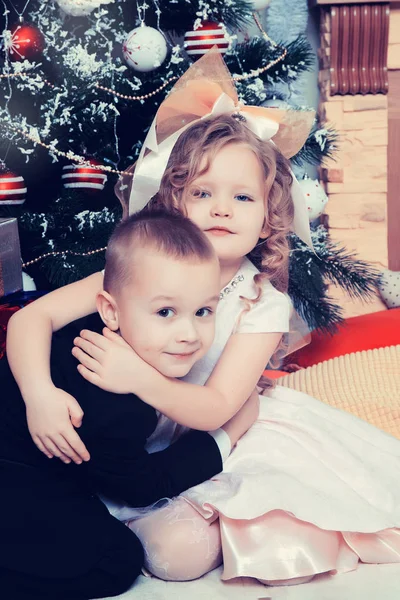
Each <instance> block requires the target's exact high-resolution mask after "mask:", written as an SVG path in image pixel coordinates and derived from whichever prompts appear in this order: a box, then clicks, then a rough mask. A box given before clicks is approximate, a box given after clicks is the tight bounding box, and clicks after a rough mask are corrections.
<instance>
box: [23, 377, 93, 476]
mask: <svg viewBox="0 0 400 600" xmlns="http://www.w3.org/2000/svg"><path fill="white" fill-rule="evenodd" d="M26 400H27V402H26V417H27V421H28V429H29V432H30V434H31V436H32V439H33V441H34V443H35V444H36V446H37V447H38V448H39V450H40V451H41V452H43V453H44V454H45V455H46V456H47V457H48V458H53V456H56V457H57V458H60V459H61V460H62V461H63V462H64V463H70V462H71V460H73V461H74V462H75V463H76V464H78V465H79V464H81V463H82V461H88V460H89V459H90V454H89V452H88V451H87V449H86V446H85V444H84V443H83V442H82V440H81V438H80V437H79V435H78V434H77V433H76V431H75V429H74V427H80V426H81V424H82V417H83V411H82V409H81V407H80V406H79V404H78V403H77V401H76V400H75V398H73V397H72V396H70V394H67V392H64V391H63V390H61V389H59V388H56V387H55V386H49V387H48V388H46V390H45V391H44V390H43V389H41V390H40V393H39V392H38V393H36V395H35V396H32V395H31V397H30V398H28V399H26Z"/></svg>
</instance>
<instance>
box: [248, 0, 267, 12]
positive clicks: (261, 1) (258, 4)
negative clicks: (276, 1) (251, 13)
mask: <svg viewBox="0 0 400 600" xmlns="http://www.w3.org/2000/svg"><path fill="white" fill-rule="evenodd" d="M270 2H271V0H252V5H253V9H254V10H264V8H267V6H269V4H270Z"/></svg>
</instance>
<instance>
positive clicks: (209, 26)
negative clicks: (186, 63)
mask: <svg viewBox="0 0 400 600" xmlns="http://www.w3.org/2000/svg"><path fill="white" fill-rule="evenodd" d="M229 43H230V42H229V38H228V35H227V33H226V30H225V27H224V26H223V25H222V24H221V23H214V22H213V21H203V22H202V23H201V25H200V27H198V28H197V29H195V30H194V31H187V32H186V33H185V39H184V44H183V47H184V48H185V50H186V52H187V53H188V55H189V56H191V57H192V58H193V59H194V60H196V58H200V56H203V54H205V53H206V52H207V51H208V50H211V48H213V47H214V46H216V47H217V48H218V50H219V53H220V54H225V52H226V51H227V50H228V48H229Z"/></svg>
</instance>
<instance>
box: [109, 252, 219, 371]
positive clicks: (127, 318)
mask: <svg viewBox="0 0 400 600" xmlns="http://www.w3.org/2000/svg"><path fill="white" fill-rule="evenodd" d="M133 269H134V271H133V277H132V282H131V283H130V284H129V285H128V286H126V287H125V288H124V289H123V291H122V292H121V293H120V294H119V296H118V301H117V311H118V319H119V330H120V333H121V335H122V337H123V338H124V340H125V341H126V342H127V343H128V344H129V345H130V346H131V347H132V348H133V349H134V350H135V352H136V353H137V354H138V355H139V356H140V357H141V358H142V359H143V360H145V361H146V362H147V363H149V364H150V365H151V366H153V367H154V368H155V369H157V370H158V371H160V373H162V374H163V375H165V376H167V377H183V376H184V375H186V374H187V373H188V372H189V371H190V369H191V368H192V366H193V365H194V363H195V362H196V361H197V360H199V359H200V358H201V357H202V356H204V354H205V353H206V352H207V351H208V349H209V348H210V346H211V344H212V342H213V340H214V329H215V311H216V308H217V303H218V297H219V289H220V268H219V263H218V260H217V258H215V259H211V260H207V261H203V262H193V261H191V262H188V261H186V262H185V261H183V260H175V259H173V258H171V257H168V256H164V255H163V254H161V253H159V252H157V251H156V250H153V249H143V250H140V249H138V250H135V258H134V264H133Z"/></svg>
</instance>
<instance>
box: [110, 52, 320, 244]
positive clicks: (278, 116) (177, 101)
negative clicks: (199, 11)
mask: <svg viewBox="0 0 400 600" xmlns="http://www.w3.org/2000/svg"><path fill="white" fill-rule="evenodd" d="M234 113H239V114H242V116H243V117H244V120H243V123H244V124H245V125H246V126H247V127H248V128H249V129H251V131H252V132H253V133H255V134H256V135H257V136H258V137H259V138H260V139H261V140H263V141H272V142H273V143H274V144H275V145H276V146H277V147H278V148H279V150H280V152H282V154H283V155H284V156H285V157H286V158H291V157H292V156H294V155H295V154H296V153H297V152H298V151H299V150H300V148H301V147H302V146H303V145H304V143H305V141H306V139H307V137H308V135H309V132H310V129H311V127H312V124H313V122H314V118H315V113H314V111H298V110H281V109H278V108H265V107H261V106H248V105H243V104H242V103H241V102H239V99H238V96H237V92H236V88H235V85H234V82H233V80H232V77H231V75H230V73H229V71H228V69H227V67H226V65H225V63H224V61H223V59H222V58H221V55H220V54H219V53H218V52H215V51H213V50H211V51H209V52H208V53H207V54H205V55H204V56H203V57H202V58H200V59H199V60H198V61H197V62H196V63H194V64H193V65H192V66H191V67H189V69H188V70H187V71H186V73H184V75H182V77H181V78H180V79H179V80H178V81H177V83H176V84H175V85H174V87H173V88H172V90H171V92H170V94H169V95H168V97H167V98H165V100H164V101H163V102H162V103H161V105H160V107H159V109H158V111H157V114H156V117H155V119H154V120H153V122H152V124H151V126H150V129H149V132H148V134H147V136H146V139H145V141H144V143H143V146H142V149H141V152H140V155H139V158H138V161H137V163H136V164H135V165H134V167H133V168H134V176H133V181H132V184H131V186H129V185H127V184H126V180H125V178H124V177H123V178H122V182H121V183H122V185H121V184H117V190H116V191H117V195H118V196H119V198H120V199H121V202H122V203H123V204H124V205H126V204H128V205H129V214H132V213H135V212H138V211H140V210H142V209H143V208H144V207H145V206H146V205H147V204H148V202H149V201H150V199H151V198H152V197H153V196H154V195H155V194H156V193H157V192H158V190H159V189H160V183H161V179H162V176H163V174H164V171H165V169H166V167H167V163H168V160H169V157H170V155H171V152H172V150H173V148H174V145H175V143H176V141H177V140H178V138H179V136H180V135H181V134H182V133H183V132H184V131H185V130H186V129H188V128H189V127H190V126H191V125H193V124H194V123H195V122H196V121H198V120H199V119H207V118H210V117H213V116H218V115H225V114H234ZM292 175H293V184H292V198H293V202H294V209H295V214H294V221H293V231H294V232H295V233H296V234H297V235H298V236H299V237H300V238H301V239H302V240H303V241H304V242H305V243H306V244H308V245H309V246H310V247H311V248H312V241H311V235H310V225H309V219H308V212H307V206H306V202H305V198H304V194H303V192H302V190H301V187H300V185H299V183H298V181H297V180H296V178H295V176H294V174H293V173H292ZM129 187H130V190H129ZM118 188H119V189H118ZM128 194H129V200H128ZM127 200H128V202H127Z"/></svg>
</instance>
